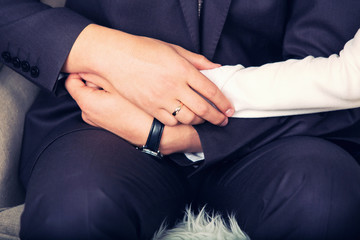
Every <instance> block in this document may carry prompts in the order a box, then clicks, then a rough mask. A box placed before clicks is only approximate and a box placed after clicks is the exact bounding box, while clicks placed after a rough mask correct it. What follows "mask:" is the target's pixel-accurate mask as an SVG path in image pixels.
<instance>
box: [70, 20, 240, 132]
mask: <svg viewBox="0 0 360 240" xmlns="http://www.w3.org/2000/svg"><path fill="white" fill-rule="evenodd" d="M218 66H219V65H217V64H214V63H211V62H210V61H208V60H206V59H205V58H204V57H203V56H201V55H198V54H194V53H191V52H189V51H187V50H185V49H183V48H181V47H179V46H175V45H172V44H168V43H165V42H162V41H159V40H155V39H151V38H146V37H139V36H134V35H131V34H127V33H124V32H121V31H117V30H113V29H109V28H105V27H101V26H98V25H89V26H88V27H87V28H86V29H85V30H84V31H83V32H82V33H81V34H80V36H79V37H78V39H77V41H76V42H75V44H74V46H73V49H72V50H71V52H70V54H69V57H68V59H67V61H66V63H65V65H64V70H65V71H67V72H70V73H76V72H77V73H79V72H81V73H83V74H82V77H83V78H85V79H86V78H92V77H91V76H94V75H95V76H97V77H99V78H98V79H102V80H103V81H106V83H105V82H99V83H95V84H96V85H100V86H102V85H111V86H112V87H113V89H115V90H116V91H117V92H118V93H119V94H120V95H121V96H123V97H124V98H126V99H127V100H128V101H130V102H131V103H133V104H134V105H136V106H137V107H138V108H140V109H142V110H143V111H145V112H146V113H148V114H149V115H151V116H153V117H156V118H157V119H159V120H160V121H161V122H163V123H164V124H166V125H170V126H174V125H176V124H177V123H178V122H181V123H184V124H193V123H194V122H198V121H199V119H204V120H207V121H209V122H211V123H213V124H216V125H221V126H224V125H226V124H227V121H228V120H227V117H229V116H231V115H232V114H233V112H234V110H233V107H232V105H231V103H230V102H229V101H228V100H227V99H226V98H225V96H224V95H223V94H222V93H221V91H220V90H219V89H218V88H217V87H216V86H215V85H214V84H213V83H212V82H211V81H210V80H208V79H207V78H206V77H204V76H203V75H202V74H201V73H200V72H199V69H200V70H203V69H211V68H215V67H218ZM199 94H201V95H202V96H204V97H205V98H207V99H209V101H211V102H212V103H213V104H214V105H215V106H216V107H217V108H218V109H219V111H218V110H217V109H216V108H214V107H212V106H211V104H209V103H208V102H207V101H206V100H205V99H203V97H201V96H200V95H199ZM181 104H184V106H183V107H182V108H181V111H180V112H178V114H176V116H173V115H172V113H173V112H174V110H175V109H176V108H177V107H178V106H179V105H181Z"/></svg>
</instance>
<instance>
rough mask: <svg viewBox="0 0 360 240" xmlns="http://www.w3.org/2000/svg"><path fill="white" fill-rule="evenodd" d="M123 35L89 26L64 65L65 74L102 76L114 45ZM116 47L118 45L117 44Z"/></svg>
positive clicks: (116, 31) (77, 40) (81, 34)
mask: <svg viewBox="0 0 360 240" xmlns="http://www.w3.org/2000/svg"><path fill="white" fill-rule="evenodd" d="M122 34H124V35H125V33H123V32H121V31H118V30H114V29H110V28H107V27H103V26H100V25H96V24H90V25H88V26H87V27H86V28H84V30H83V31H82V32H81V33H80V35H79V36H78V37H77V39H76V41H75V42H74V44H73V46H72V48H71V51H70V53H69V55H68V57H67V59H66V61H65V63H64V66H63V69H62V70H63V71H64V72H67V73H94V74H99V75H100V76H103V75H104V74H103V73H104V72H105V71H107V70H106V69H108V68H109V64H110V60H109V59H111V54H113V52H114V49H113V48H114V43H115V44H116V43H118V42H119V40H121V36H122ZM117 45H118V44H117Z"/></svg>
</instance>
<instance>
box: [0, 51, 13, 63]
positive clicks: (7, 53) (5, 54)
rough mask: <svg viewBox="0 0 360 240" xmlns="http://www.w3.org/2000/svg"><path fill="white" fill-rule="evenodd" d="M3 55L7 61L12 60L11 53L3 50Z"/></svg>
mask: <svg viewBox="0 0 360 240" xmlns="http://www.w3.org/2000/svg"><path fill="white" fill-rule="evenodd" d="M1 57H2V58H3V59H4V60H5V62H11V54H10V53H9V52H2V54H1Z"/></svg>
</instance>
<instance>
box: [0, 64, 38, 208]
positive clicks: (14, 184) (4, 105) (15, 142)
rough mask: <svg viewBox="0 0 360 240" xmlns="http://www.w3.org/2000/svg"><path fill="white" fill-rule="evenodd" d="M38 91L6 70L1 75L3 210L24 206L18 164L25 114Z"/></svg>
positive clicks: (0, 199)
mask: <svg viewBox="0 0 360 240" xmlns="http://www.w3.org/2000/svg"><path fill="white" fill-rule="evenodd" d="M37 91H38V88H37V87H35V86H34V85H33V84H32V83H30V82H29V81H27V80H25V79H24V78H23V77H21V76H20V75H19V74H17V73H15V72H14V71H12V70H11V69H9V68H7V67H5V66H4V67H2V69H1V71H0V103H1V104H0V208H3V207H11V206H14V205H17V204H19V203H22V201H23V192H22V191H21V187H20V184H19V180H18V164H19V157H20V148H21V140H22V133H23V125H24V117H25V113H26V111H27V110H28V108H29V107H30V105H31V103H32V102H33V101H34V98H35V95H36V92H37Z"/></svg>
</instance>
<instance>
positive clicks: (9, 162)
mask: <svg viewBox="0 0 360 240" xmlns="http://www.w3.org/2000/svg"><path fill="white" fill-rule="evenodd" d="M42 2H44V3H46V4H49V5H51V6H53V7H59V6H62V5H64V2H65V0H43V1H42ZM37 92H38V88H37V87H36V86H35V85H33V84H32V83H30V82H29V81H27V80H26V79H24V78H23V77H21V76H20V75H19V74H17V73H15V72H13V71H12V70H10V69H9V68H7V67H5V66H2V65H1V66H0V240H13V239H19V237H18V235H19V229H20V216H21V213H22V211H23V209H24V205H23V202H24V191H23V189H22V187H21V184H20V182H19V179H18V173H17V171H18V163H19V157H20V148H21V139H22V133H23V123H24V116H25V113H26V111H27V109H28V108H29V107H30V105H31V103H32V102H33V100H34V98H35V96H36V93H37Z"/></svg>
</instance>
